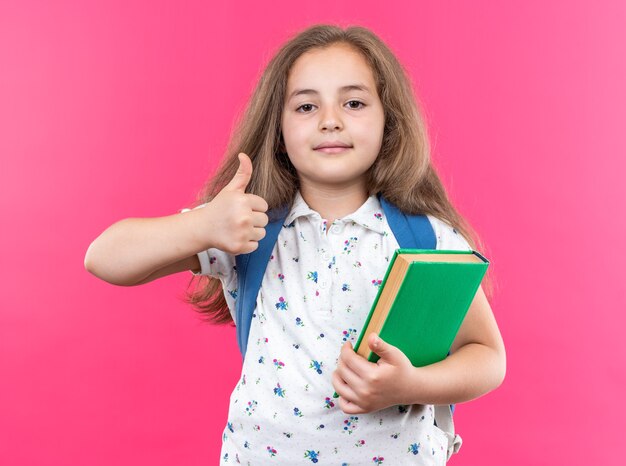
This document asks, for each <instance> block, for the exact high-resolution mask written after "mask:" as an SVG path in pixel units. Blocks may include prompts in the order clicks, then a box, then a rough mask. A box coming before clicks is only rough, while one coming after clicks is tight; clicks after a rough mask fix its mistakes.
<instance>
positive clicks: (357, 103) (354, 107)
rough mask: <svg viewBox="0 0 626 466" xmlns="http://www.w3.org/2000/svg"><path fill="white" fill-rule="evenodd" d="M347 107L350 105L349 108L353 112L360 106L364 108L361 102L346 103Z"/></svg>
mask: <svg viewBox="0 0 626 466" xmlns="http://www.w3.org/2000/svg"><path fill="white" fill-rule="evenodd" d="M352 104H356V105H352ZM348 105H350V108H351V109H353V110H357V109H359V108H361V106H365V104H364V103H363V102H360V101H358V100H351V101H350V102H348Z"/></svg>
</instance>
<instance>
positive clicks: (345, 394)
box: [332, 371, 358, 401]
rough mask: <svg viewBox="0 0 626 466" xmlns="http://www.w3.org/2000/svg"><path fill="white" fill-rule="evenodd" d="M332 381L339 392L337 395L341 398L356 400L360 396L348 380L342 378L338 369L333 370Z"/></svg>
mask: <svg viewBox="0 0 626 466" xmlns="http://www.w3.org/2000/svg"><path fill="white" fill-rule="evenodd" d="M332 383H333V388H334V389H335V392H337V395H339V396H340V398H345V399H346V400H347V401H355V400H357V399H358V396H357V394H356V393H355V392H354V390H353V389H352V387H350V385H348V384H347V383H346V381H345V380H343V379H342V378H341V376H340V375H339V374H338V373H337V371H335V372H333V375H332Z"/></svg>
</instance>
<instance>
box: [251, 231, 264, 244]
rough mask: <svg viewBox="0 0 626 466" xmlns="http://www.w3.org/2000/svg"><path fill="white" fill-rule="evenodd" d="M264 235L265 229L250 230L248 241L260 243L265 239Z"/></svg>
mask: <svg viewBox="0 0 626 466" xmlns="http://www.w3.org/2000/svg"><path fill="white" fill-rule="evenodd" d="M265 235H266V231H265V228H255V229H254V230H252V235H251V237H250V241H261V240H262V239H263V238H265Z"/></svg>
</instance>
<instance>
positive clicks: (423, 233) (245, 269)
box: [235, 194, 462, 459]
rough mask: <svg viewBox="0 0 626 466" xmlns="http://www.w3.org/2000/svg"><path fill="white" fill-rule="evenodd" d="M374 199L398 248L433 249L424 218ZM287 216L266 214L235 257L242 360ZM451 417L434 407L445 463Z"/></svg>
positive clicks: (457, 440) (452, 443) (448, 409)
mask: <svg viewBox="0 0 626 466" xmlns="http://www.w3.org/2000/svg"><path fill="white" fill-rule="evenodd" d="M378 199H379V201H380V204H381V206H382V208H383V212H384V213H385V216H386V217H387V223H388V224H389V227H390V228H391V231H392V232H393V234H394V236H395V237H396V240H397V241H398V244H399V245H400V248H403V249H436V247H437V238H436V237H435V233H434V231H433V227H432V225H431V224H430V221H429V220H428V218H427V217H426V215H406V214H404V213H403V212H402V211H400V209H398V208H397V207H396V206H395V205H394V204H392V203H390V202H389V201H387V200H386V199H385V198H384V197H383V196H381V195H380V194H379V195H378ZM288 213H289V208H288V207H287V206H284V207H282V208H280V209H274V210H271V211H269V212H268V217H269V219H270V221H269V223H268V224H267V226H266V227H265V233H266V234H265V237H264V238H263V239H262V240H260V241H259V246H258V248H257V249H256V250H255V251H253V252H251V253H249V254H240V255H238V256H235V265H236V268H237V282H238V286H237V298H236V300H235V318H236V331H237V344H238V345H239V350H240V351H241V355H242V358H243V357H245V355H246V349H247V347H248V334H249V333H250V324H251V322H252V315H253V313H254V309H255V307H256V299H257V296H258V294H259V290H260V288H261V282H262V281H263V275H264V274H265V269H266V268H267V264H268V262H269V259H270V255H271V254H272V250H273V249H274V245H275V244H276V240H277V239H278V234H279V233H280V231H281V229H282V226H283V222H284V220H285V218H286V217H287V214H288ZM453 413H454V405H449V406H448V405H444V406H439V405H437V406H435V425H436V426H437V427H439V428H440V429H441V430H443V431H444V432H445V434H446V436H447V437H448V454H447V457H448V459H449V458H450V456H451V455H452V453H457V452H458V451H459V448H461V444H462V439H461V437H460V436H459V435H455V433H454V423H453V421H452V414H453Z"/></svg>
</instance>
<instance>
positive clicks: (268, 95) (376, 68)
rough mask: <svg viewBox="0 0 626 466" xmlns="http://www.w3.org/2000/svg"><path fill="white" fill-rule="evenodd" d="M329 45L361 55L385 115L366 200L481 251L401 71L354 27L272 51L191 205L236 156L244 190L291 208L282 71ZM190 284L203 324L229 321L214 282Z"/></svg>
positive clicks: (311, 34) (210, 193)
mask: <svg viewBox="0 0 626 466" xmlns="http://www.w3.org/2000/svg"><path fill="white" fill-rule="evenodd" d="M335 44H346V45H348V46H351V47H352V48H353V49H354V50H356V51H358V52H360V53H361V54H363V56H364V57H365V59H366V60H367V62H368V63H369V65H370V66H371V68H372V71H373V73H374V78H375V81H376V88H377V91H378V95H379V97H380V100H381V102H382V105H383V109H384V112H385V127H384V135H383V141H382V146H381V149H380V153H379V155H378V157H377V159H376V161H375V162H374V164H373V165H372V167H371V168H370V170H369V172H368V176H369V179H368V183H367V187H368V190H369V195H372V194H378V193H380V194H382V195H383V196H384V197H385V198H386V199H387V200H389V201H390V202H392V203H393V204H395V205H396V206H397V207H398V208H399V209H400V210H402V211H403V212H405V213H407V214H418V213H419V214H430V215H432V216H435V217H437V218H439V219H441V220H443V221H445V222H447V223H448V224H450V225H451V226H452V227H454V228H455V229H456V230H457V231H458V232H459V233H460V234H461V235H462V236H463V237H465V238H466V239H467V241H468V243H469V244H470V246H471V247H472V248H473V249H476V250H480V251H483V252H484V250H483V248H482V242H481V241H480V238H479V237H478V235H477V234H476V232H475V231H474V230H473V229H472V228H471V226H470V225H469V223H468V222H466V221H465V219H464V218H463V217H462V216H461V215H460V214H459V213H458V212H457V211H456V209H455V208H454V206H453V205H452V203H451V202H450V200H449V199H448V196H447V194H446V191H445V189H444V187H443V184H442V183H441V180H440V179H439V176H438V175H437V173H436V171H435V168H434V167H433V165H432V163H431V158H430V146H429V142H428V135H427V131H426V125H425V122H424V120H423V118H422V115H421V112H420V111H419V106H418V103H417V100H416V98H415V96H414V94H413V91H412V87H411V84H410V81H409V79H408V77H407V74H406V72H405V71H404V69H403V67H402V65H401V64H400V63H399V62H398V60H397V58H396V57H395V56H394V54H393V52H392V51H391V50H390V49H389V48H388V47H387V46H386V45H385V44H384V43H383V41H382V40H381V39H379V38H378V37H377V36H376V35H375V34H374V33H373V32H371V31H370V30H369V29H366V28H364V27H359V26H351V27H348V28H346V29H342V28H341V27H339V26H334V25H315V26H311V27H309V28H307V29H305V30H304V31H302V32H300V33H299V34H297V35H296V36H295V37H293V38H292V39H290V40H289V41H287V42H286V43H285V44H284V45H283V46H282V47H281V48H280V49H279V50H278V52H277V53H276V55H274V57H273V58H272V59H271V60H270V62H269V63H268V65H267V67H266V68H265V71H264V72H263V74H262V75H261V77H260V79H259V82H258V83H257V86H256V88H255V90H254V92H253V94H252V97H251V98H250V101H249V102H248V106H247V108H246V109H245V111H244V113H243V116H242V117H241V118H240V120H239V121H238V123H237V125H236V127H235V130H234V132H233V135H232V137H231V139H230V142H229V144H228V147H227V149H226V154H225V157H224V159H223V160H222V163H221V165H220V167H219V168H218V170H217V172H216V174H215V176H214V177H213V178H212V179H210V180H209V181H208V182H207V184H206V185H205V186H204V188H203V190H202V192H201V195H200V197H199V199H198V204H200V203H204V202H209V201H211V200H212V199H213V198H214V197H215V196H216V195H217V194H218V193H219V192H220V191H221V189H222V188H223V187H224V186H226V184H228V182H229V181H230V180H231V179H232V178H233V176H234V175H235V173H236V171H237V168H238V166H239V161H238V159H237V155H238V154H239V152H244V153H246V154H248V155H249V156H250V159H251V160H252V164H253V167H254V170H253V171H252V178H251V180H250V183H249V184H248V187H247V189H246V192H250V193H253V194H256V195H258V196H260V197H262V198H264V199H265V200H266V201H267V203H268V205H269V208H270V209H275V208H279V207H282V206H284V205H291V204H292V202H293V200H294V197H295V194H296V191H297V189H298V176H297V173H296V170H295V168H294V166H293V165H292V164H291V162H290V161H289V158H288V156H287V154H286V153H285V152H284V145H283V143H282V132H281V118H282V111H283V105H284V99H285V93H286V89H287V79H288V76H289V71H290V70H291V67H292V66H293V64H294V62H295V61H296V60H297V59H298V58H299V57H300V56H301V55H302V54H303V53H305V52H307V51H309V50H312V49H319V48H322V49H323V48H327V47H329V46H331V45H335ZM194 282H195V286H194V287H193V289H191V291H188V293H187V296H186V299H187V301H188V302H190V303H191V304H193V305H194V307H195V308H196V310H198V311H199V312H200V313H201V314H203V315H204V316H205V317H206V320H207V321H211V322H214V323H230V322H232V318H231V316H230V312H229V310H228V306H227V304H226V299H225V298H224V295H223V290H222V285H221V282H220V280H219V279H217V278H210V277H206V276H197V277H194V278H193V279H192V283H194ZM192 283H190V285H191V284H192ZM485 285H486V286H485V288H486V291H487V294H491V281H490V278H489V277H487V278H486V280H485ZM190 288H192V287H191V286H190Z"/></svg>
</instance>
